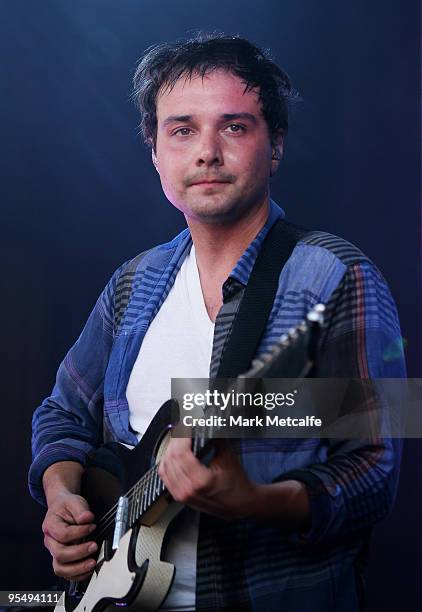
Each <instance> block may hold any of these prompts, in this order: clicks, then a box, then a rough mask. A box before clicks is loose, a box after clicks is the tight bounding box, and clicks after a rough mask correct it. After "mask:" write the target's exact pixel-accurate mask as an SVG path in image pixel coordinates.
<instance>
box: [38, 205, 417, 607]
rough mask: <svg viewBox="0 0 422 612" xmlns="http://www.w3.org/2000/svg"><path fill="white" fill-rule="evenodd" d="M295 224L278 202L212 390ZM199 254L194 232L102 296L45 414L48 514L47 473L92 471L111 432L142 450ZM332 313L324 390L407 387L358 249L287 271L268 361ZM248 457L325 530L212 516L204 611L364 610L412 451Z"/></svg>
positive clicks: (375, 275)
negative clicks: (153, 362) (311, 322)
mask: <svg viewBox="0 0 422 612" xmlns="http://www.w3.org/2000/svg"><path fill="white" fill-rule="evenodd" d="M283 214H284V213H283V211H282V210H281V209H280V208H279V207H278V206H277V205H276V204H275V203H274V202H272V201H271V202H270V210H269V216H268V220H267V222H266V224H265V226H264V227H263V228H262V230H261V231H260V232H259V234H258V235H257V237H256V238H255V239H254V241H253V242H252V243H251V244H250V245H249V247H248V248H247V249H246V251H245V252H244V253H243V255H242V256H241V258H240V259H239V261H238V263H237V264H236V266H235V268H234V269H233V271H232V272H231V274H230V275H229V277H228V279H227V280H226V281H225V283H224V285H223V305H222V307H221V309H220V312H219V314H218V316H217V319H216V324H215V331H214V343H213V351H212V358H211V365H210V376H211V377H213V376H215V374H216V372H217V370H218V366H219V363H220V358H221V354H222V351H223V350H224V346H225V344H226V341H227V338H228V336H229V333H230V330H231V326H232V324H233V321H234V318H235V315H236V312H237V310H238V307H239V304H240V301H241V299H242V296H243V292H244V289H245V287H246V285H247V283H248V280H249V276H250V273H251V270H252V267H253V264H254V262H255V260H256V257H257V255H258V253H259V250H260V247H261V244H262V242H263V240H264V238H265V236H266V235H267V233H268V231H269V229H270V228H271V226H272V225H273V223H274V222H275V221H276V220H277V219H278V218H279V217H280V215H283ZM190 246H191V237H190V233H189V231H188V230H187V229H186V230H184V231H183V232H182V233H181V234H179V235H178V236H176V238H174V239H173V240H172V241H171V242H169V243H167V244H164V245H159V246H157V247H155V248H153V249H151V250H149V251H146V252H144V253H142V254H141V255H139V256H138V257H136V258H135V259H134V260H131V261H130V262H126V263H125V264H123V265H122V266H121V267H120V268H119V269H118V270H117V271H116V272H115V273H114V275H113V276H112V278H111V280H110V281H109V283H108V284H107V286H106V287H105V289H104V291H103V292H102V294H101V295H100V297H99V299H98V301H97V303H96V305H95V307H94V309H93V311H92V313H91V315H90V317H89V319H88V321H87V323H86V325H85V328H84V329H83V331H82V334H81V336H80V337H79V339H78V340H77V342H76V343H75V344H74V346H73V347H72V348H71V349H70V351H69V352H68V354H67V355H66V357H65V358H64V360H63V362H62V364H61V365H60V367H59V370H58V374H57V380H56V384H55V386H54V388H53V391H52V394H51V396H50V397H48V398H46V399H45V400H44V401H43V403H42V404H41V406H40V407H39V408H37V410H36V411H35V414H34V418H33V463H32V466H31V469H30V474H29V485H30V490H31V493H32V495H33V496H34V498H35V499H37V500H38V501H40V502H41V503H45V499H44V494H43V490H42V484H41V480H42V475H43V472H44V471H45V469H46V468H47V467H48V466H49V465H51V464H52V463H55V462H57V461H63V460H73V461H78V462H80V463H82V464H85V462H86V459H87V454H88V453H89V452H90V451H91V450H92V449H93V448H95V447H97V446H98V445H99V444H100V443H101V440H102V437H103V431H104V428H105V429H106V431H107V436H108V437H111V438H112V439H114V440H119V441H121V442H125V443H127V444H132V445H134V444H136V443H137V438H136V436H135V434H134V432H133V431H131V429H130V427H129V408H128V403H127V399H126V387H127V383H128V380H129V375H130V373H131V370H132V367H133V364H134V362H135V359H136V357H137V355H138V352H139V348H140V345H141V343H142V340H143V338H144V336H145V333H146V331H147V329H148V326H149V324H150V322H151V320H152V319H153V318H154V316H155V315H156V313H157V311H158V309H159V308H160V306H161V304H162V303H163V302H164V300H165V299H166V297H167V295H168V293H169V291H170V288H171V287H172V284H173V282H174V279H175V277H176V275H177V273H178V271H179V269H180V267H181V265H182V263H183V260H184V258H185V256H186V254H187V253H188V251H189V249H190ZM319 302H322V303H325V304H326V306H327V310H326V324H325V326H324V331H323V337H322V342H321V350H320V356H319V362H318V363H319V365H318V375H319V376H324V377H337V376H338V377H362V378H381V377H394V378H396V377H403V376H405V365H404V358H403V354H402V351H401V350H397V347H400V346H401V342H400V341H401V333H400V327H399V323H398V318H397V312H396V308H395V305H394V302H393V300H392V297H391V295H390V292H389V289H388V287H387V285H386V283H385V281H384V279H383V277H382V276H381V274H380V272H379V271H378V270H377V268H376V267H375V266H374V265H373V264H372V262H371V261H369V260H368V258H367V257H365V255H364V254H363V253H362V252H361V251H359V250H358V249H357V248H356V247H354V246H353V245H352V244H350V243H348V242H346V241H344V240H342V239H340V238H338V237H336V236H333V235H330V234H327V233H325V232H319V231H315V232H310V233H308V234H306V236H305V237H304V238H302V239H301V240H300V241H299V243H298V244H297V245H296V247H295V249H294V251H293V253H292V255H291V256H290V258H289V260H288V262H287V263H286V265H285V266H284V268H283V270H282V272H281V274H280V278H279V285H278V290H277V294H276V298H275V301H274V304H273V307H272V310H271V313H270V316H269V319H268V323H267V326H266V330H265V333H264V336H263V338H262V341H261V343H260V346H259V349H258V352H257V355H259V354H261V353H262V352H264V351H266V350H267V349H268V348H269V347H270V346H271V344H273V343H274V342H275V341H277V340H278V338H279V336H280V335H281V334H282V333H285V332H286V331H287V330H288V329H289V328H290V327H292V326H294V325H297V324H298V323H299V322H300V321H301V320H302V319H303V318H304V317H305V316H306V314H307V312H308V311H309V310H310V309H311V308H312V307H313V306H314V305H315V304H317V303H319ZM392 347H394V348H395V351H392V350H391V349H392ZM391 355H393V357H391ZM157 409H158V407H157ZM234 447H235V450H236V452H237V453H238V455H239V457H240V460H241V461H242V463H243V465H244V468H245V470H246V471H247V473H248V475H249V476H250V478H251V479H253V480H254V481H256V482H259V483H271V482H276V481H279V480H282V479H287V478H294V479H296V480H300V481H302V482H303V483H305V485H306V486H307V488H308V492H309V496H310V500H311V527H310V529H309V531H308V532H307V533H305V534H298V533H292V534H289V535H286V534H285V533H283V529H282V526H281V525H278V524H276V523H274V524H268V523H258V522H253V521H246V520H244V521H236V522H225V521H222V520H220V519H217V518H215V517H211V516H208V515H205V514H201V515H200V524H199V536H198V556H197V585H196V605H197V609H198V610H209V611H210V612H211V611H214V610H231V609H235V608H237V609H240V610H265V612H271V611H273V610H274V611H277V612H283V611H284V612H287V611H288V612H296V611H298V612H299V611H300V612H303V610H306V611H307V612H328V611H331V610H333V611H334V610H335V611H336V612H337V611H338V612H346V611H347V612H351V611H354V610H357V609H358V588H357V584H358V581H359V576H360V572H361V566H362V564H363V561H364V559H365V552H366V546H367V542H368V535H369V532H370V529H371V527H372V526H373V525H374V523H376V522H377V521H379V520H381V519H382V518H384V517H385V516H386V515H387V514H388V512H389V510H390V509H391V507H392V504H393V501H394V497H395V492H396V488H397V480H398V471H399V462H400V445H399V444H398V443H396V441H393V440H382V441H379V442H377V443H376V444H375V443H374V444H371V445H368V444H366V445H363V444H359V442H358V441H356V440H344V441H341V440H319V439H305V440H302V439H269V440H247V439H245V440H236V441H234Z"/></svg>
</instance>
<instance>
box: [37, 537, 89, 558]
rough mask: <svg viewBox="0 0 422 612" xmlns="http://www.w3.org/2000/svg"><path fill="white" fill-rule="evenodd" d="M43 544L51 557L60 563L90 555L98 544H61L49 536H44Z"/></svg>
mask: <svg viewBox="0 0 422 612" xmlns="http://www.w3.org/2000/svg"><path fill="white" fill-rule="evenodd" d="M44 545H45V547H46V548H47V549H48V550H49V551H50V553H51V555H52V556H53V558H54V559H55V560H56V561H57V562H58V563H61V564H65V563H75V562H77V561H81V560H83V559H86V558H87V557H90V556H92V555H93V554H94V553H96V552H97V550H98V546H97V544H96V543H95V542H83V543H82V544H74V545H72V546H63V545H62V544H60V542H56V541H55V540H53V539H52V538H50V537H49V536H45V538H44Z"/></svg>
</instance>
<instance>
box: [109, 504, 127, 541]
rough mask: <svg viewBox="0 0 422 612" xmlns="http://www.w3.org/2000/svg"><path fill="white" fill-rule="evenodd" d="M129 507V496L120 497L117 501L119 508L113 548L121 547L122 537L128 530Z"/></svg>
mask: <svg viewBox="0 0 422 612" xmlns="http://www.w3.org/2000/svg"><path fill="white" fill-rule="evenodd" d="M128 509H129V500H128V498H127V497H124V496H122V497H119V501H118V502H117V510H116V524H115V526H114V533H113V544H112V549H113V550H117V549H118V548H119V542H120V538H121V537H122V536H123V535H124V534H125V533H126V531H127V523H128Z"/></svg>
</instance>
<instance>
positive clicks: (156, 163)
mask: <svg viewBox="0 0 422 612" xmlns="http://www.w3.org/2000/svg"><path fill="white" fill-rule="evenodd" d="M151 159H152V163H153V164H154V168H155V169H156V170H157V172H158V174H160V171H159V170H158V160H157V156H156V154H155V151H154V149H153V148H152V149H151Z"/></svg>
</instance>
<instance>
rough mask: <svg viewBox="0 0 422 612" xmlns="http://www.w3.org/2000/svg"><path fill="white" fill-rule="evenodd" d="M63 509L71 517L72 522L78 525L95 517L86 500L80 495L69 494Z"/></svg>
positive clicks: (91, 520)
mask: <svg viewBox="0 0 422 612" xmlns="http://www.w3.org/2000/svg"><path fill="white" fill-rule="evenodd" d="M65 510H66V511H67V513H68V514H70V516H71V518H72V519H73V520H72V522H73V523H76V524H78V525H84V524H86V523H92V522H93V521H94V519H95V517H94V515H93V513H92V512H91V510H90V509H89V505H88V502H87V501H86V499H85V498H83V497H81V496H80V495H70V496H69V497H68V498H67V499H66V502H65Z"/></svg>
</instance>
